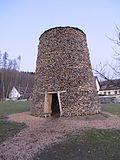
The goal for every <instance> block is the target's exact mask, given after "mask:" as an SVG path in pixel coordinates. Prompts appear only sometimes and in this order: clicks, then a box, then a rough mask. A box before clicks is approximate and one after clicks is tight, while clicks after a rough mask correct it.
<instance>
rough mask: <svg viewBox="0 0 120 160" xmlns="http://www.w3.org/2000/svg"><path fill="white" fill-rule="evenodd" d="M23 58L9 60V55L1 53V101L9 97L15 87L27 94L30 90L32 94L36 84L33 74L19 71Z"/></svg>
mask: <svg viewBox="0 0 120 160" xmlns="http://www.w3.org/2000/svg"><path fill="white" fill-rule="evenodd" d="M20 61H21V57H20V56H19V57H18V58H17V59H12V60H11V59H9V56H8V53H7V52H4V53H1V52H0V99H2V100H4V99H5V98H7V97H8V95H9V92H10V91H11V89H12V87H13V86H15V87H16V88H17V89H18V90H19V91H21V90H22V92H23V94H25V93H26V92H27V91H28V90H29V92H32V89H33V84H34V73H33V72H21V71H19V67H20Z"/></svg>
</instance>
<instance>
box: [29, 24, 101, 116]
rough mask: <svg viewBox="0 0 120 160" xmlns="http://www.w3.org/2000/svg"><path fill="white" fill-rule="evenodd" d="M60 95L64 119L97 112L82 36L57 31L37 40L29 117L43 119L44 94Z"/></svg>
mask: <svg viewBox="0 0 120 160" xmlns="http://www.w3.org/2000/svg"><path fill="white" fill-rule="evenodd" d="M46 91H47V92H52V91H56V92H57V91H66V92H63V93H60V99H61V106H62V110H63V116H66V117H67V116H81V115H90V114H96V113H99V112H100V106H99V102H98V96H97V91H96V84H95V79H94V77H93V73H92V68H91V62H90V58H89V51H88V47H87V41H86V35H85V33H84V32H83V31H82V30H80V29H78V28H74V27H56V28H52V29H49V30H47V31H45V32H44V33H43V34H42V35H41V36H40V38H39V45H38V56H37V62H36V75H35V85H34V91H33V104H32V109H31V113H32V115H35V116H43V110H44V101H45V94H44V93H45V92H46Z"/></svg>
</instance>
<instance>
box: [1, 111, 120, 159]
mask: <svg viewBox="0 0 120 160" xmlns="http://www.w3.org/2000/svg"><path fill="white" fill-rule="evenodd" d="M106 117H107V118H106ZM9 120H11V121H16V122H24V123H25V124H26V125H27V126H29V127H27V128H25V129H24V130H22V131H21V132H20V133H18V134H17V135H16V136H14V137H13V138H11V139H9V140H7V141H5V142H4V143H2V144H1V145H0V151H1V152H0V158H1V160H4V159H6V160H8V159H9V160H13V159H15V160H30V159H31V160H32V157H33V155H34V154H35V153H37V152H38V151H42V150H43V149H44V148H45V147H46V146H47V145H49V144H52V143H54V142H60V141H61V140H62V139H63V138H64V137H65V135H66V134H68V133H70V132H76V131H79V130H85V129H86V128H99V129H111V128H116V129H120V117H117V116H115V115H114V116H113V115H111V114H109V115H108V114H106V113H104V114H102V115H93V116H87V117H80V118H64V117H61V118H53V117H51V118H41V117H34V116H31V115H30V113H29V112H24V113H18V114H13V115H10V116H9Z"/></svg>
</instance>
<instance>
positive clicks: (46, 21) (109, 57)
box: [0, 0, 120, 72]
mask: <svg viewBox="0 0 120 160" xmlns="http://www.w3.org/2000/svg"><path fill="white" fill-rule="evenodd" d="M57 26H73V27H78V28H80V29H82V30H83V31H84V32H85V33H86V35H87V43H88V48H89V52H90V59H91V63H92V66H93V67H95V66H96V65H99V63H100V62H101V63H103V64H104V63H108V62H112V61H113V59H114V51H113V48H115V47H116V46H115V45H114V44H113V42H112V41H111V40H110V39H109V38H108V37H110V38H113V39H116V38H117V34H116V29H115V28H116V26H118V27H120V1H119V0H99V1H98V0H59V1H58V0H0V51H1V52H2V53H3V52H5V51H6V52H8V54H9V58H11V59H14V58H17V57H18V56H19V55H20V56H21V64H20V70H21V71H31V72H34V71H35V69H36V58H37V53H38V43H39V37H40V35H41V34H42V33H43V32H44V31H45V30H47V29H49V28H52V27H57Z"/></svg>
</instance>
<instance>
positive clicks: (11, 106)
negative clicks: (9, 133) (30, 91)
mask: <svg viewBox="0 0 120 160" xmlns="http://www.w3.org/2000/svg"><path fill="white" fill-rule="evenodd" d="M29 110H30V102H28V101H24V102H22V101H18V102H17V101H16V102H11V101H8V102H0V117H5V116H8V115H10V114H13V113H19V112H25V111H29Z"/></svg>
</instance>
